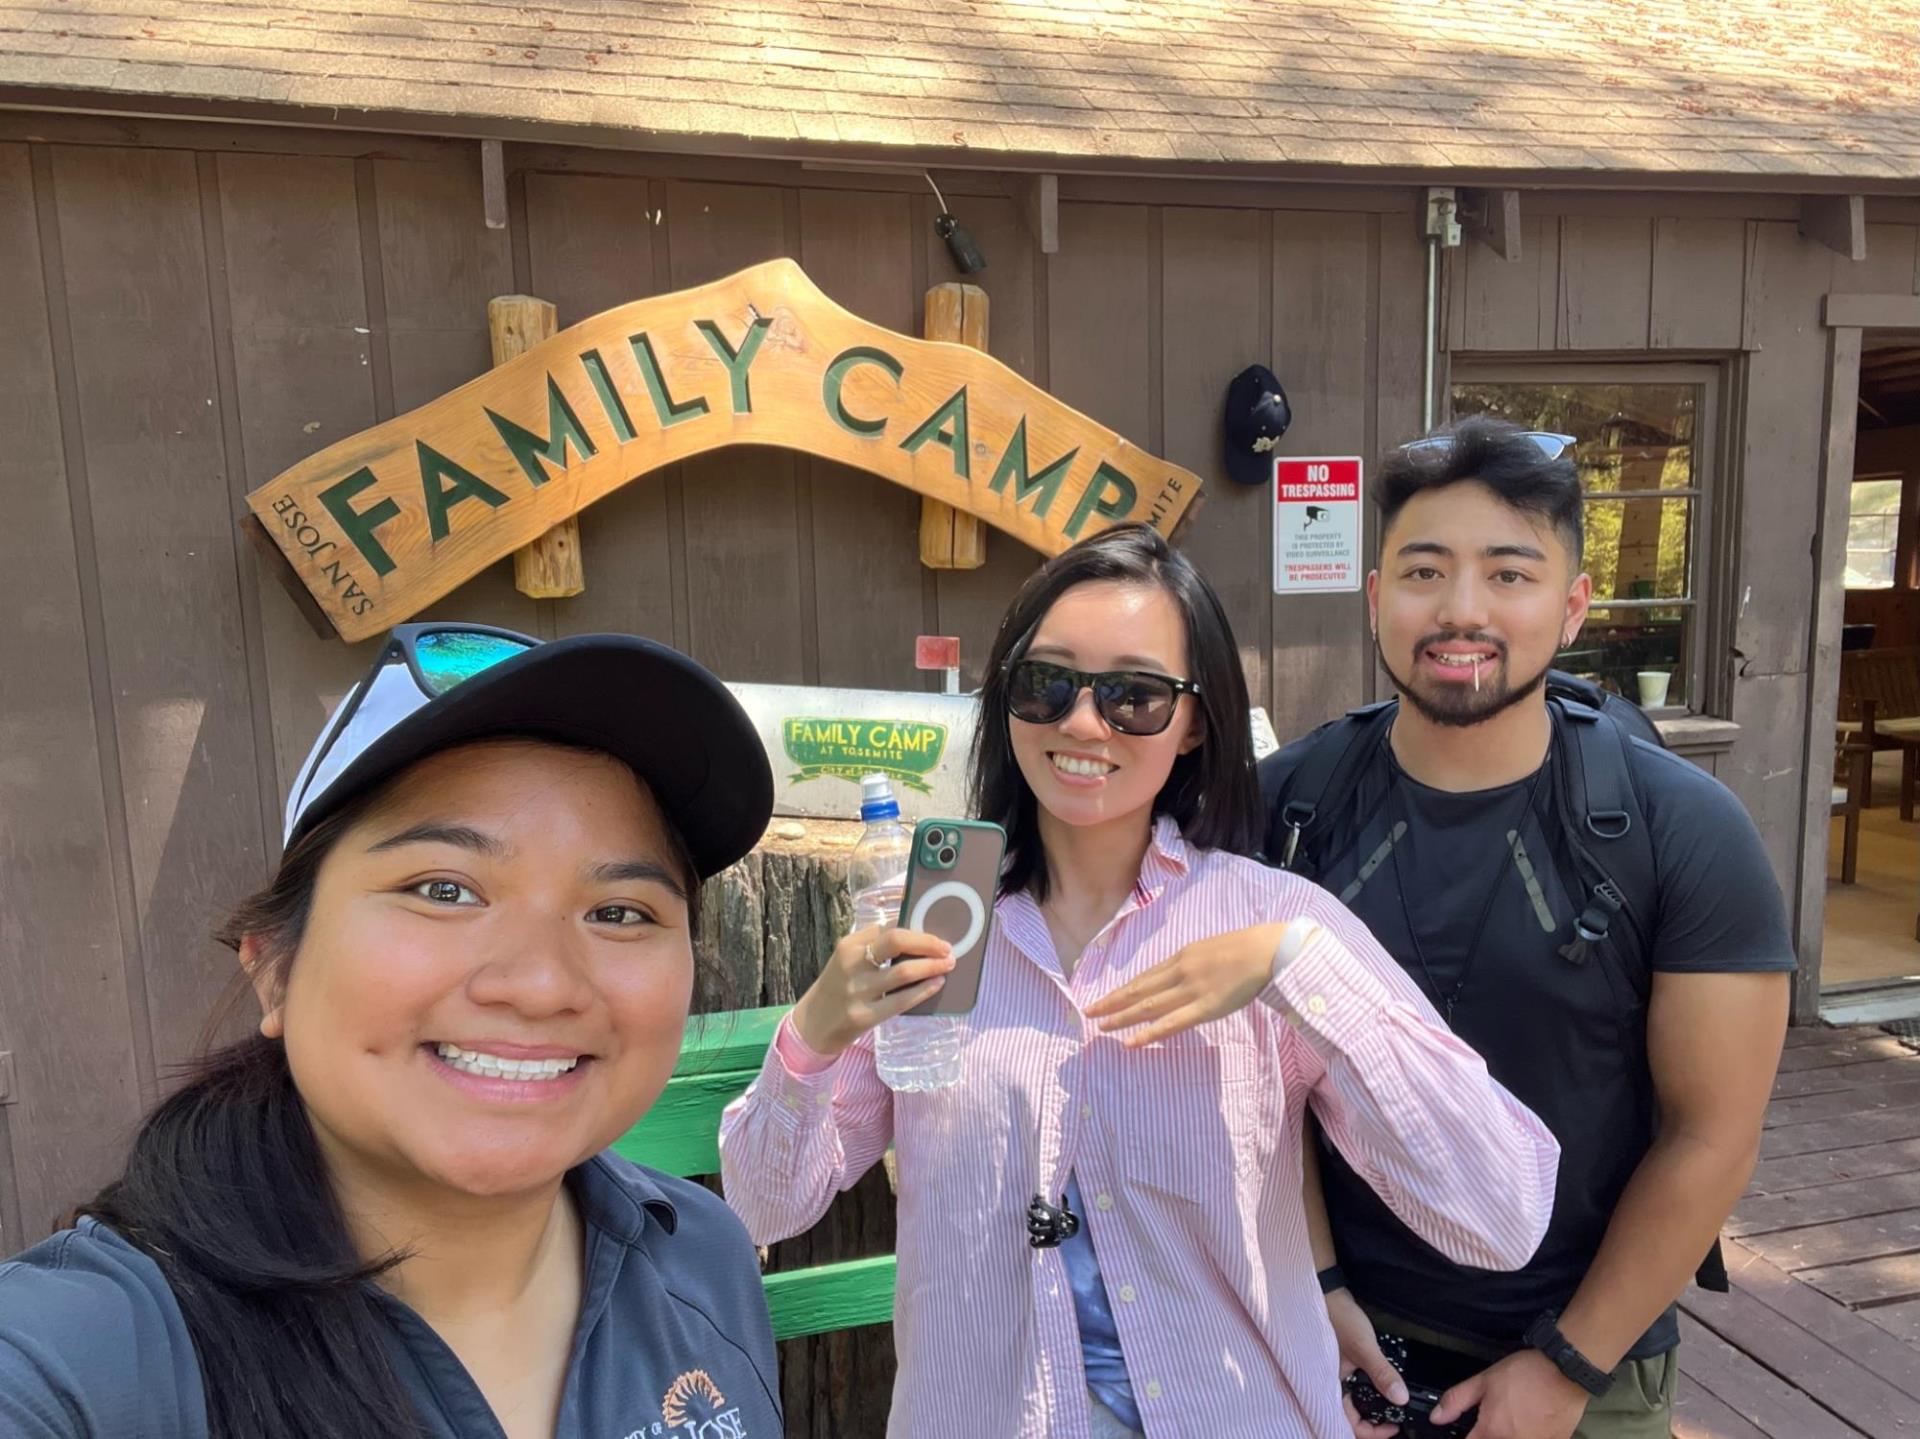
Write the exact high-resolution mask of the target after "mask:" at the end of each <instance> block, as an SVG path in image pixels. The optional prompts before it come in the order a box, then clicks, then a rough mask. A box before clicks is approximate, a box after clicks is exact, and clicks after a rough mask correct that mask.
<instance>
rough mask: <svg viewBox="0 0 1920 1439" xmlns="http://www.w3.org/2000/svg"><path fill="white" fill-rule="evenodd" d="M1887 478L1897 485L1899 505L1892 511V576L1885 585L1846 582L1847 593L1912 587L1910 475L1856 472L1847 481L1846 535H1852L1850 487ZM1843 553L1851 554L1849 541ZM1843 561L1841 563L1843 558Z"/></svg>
mask: <svg viewBox="0 0 1920 1439" xmlns="http://www.w3.org/2000/svg"><path fill="white" fill-rule="evenodd" d="M1888 480H1894V481H1897V482H1898V483H1899V485H1900V504H1899V506H1898V507H1897V508H1896V509H1895V510H1894V512H1893V549H1892V551H1891V553H1892V555H1893V564H1892V566H1891V569H1892V572H1893V578H1892V579H1891V580H1890V581H1889V582H1888V583H1886V584H1884V585H1846V586H1844V588H1845V591H1846V593H1847V594H1850V595H1884V594H1895V593H1898V592H1899V591H1901V590H1912V589H1914V588H1915V584H1914V569H1915V558H1916V557H1915V553H1914V551H1915V548H1916V547H1915V545H1914V543H1913V535H1912V528H1913V526H1912V520H1913V490H1914V485H1913V479H1912V477H1911V476H1909V475H1907V474H1906V473H1905V472H1904V471H1901V470H1869V471H1866V472H1865V473H1856V474H1855V475H1854V477H1853V478H1852V480H1850V481H1848V484H1847V538H1848V539H1849V540H1851V539H1852V538H1853V518H1854V514H1853V487H1854V486H1856V485H1865V484H1872V483H1875V482H1879V483H1883V484H1884V483H1885V482H1886V481H1888ZM1846 553H1847V554H1848V555H1851V554H1852V553H1853V546H1852V545H1851V544H1849V545H1848V546H1847V550H1846ZM1842 564H1843V566H1844V564H1845V560H1844V559H1843V560H1842ZM1843 573H1844V571H1843Z"/></svg>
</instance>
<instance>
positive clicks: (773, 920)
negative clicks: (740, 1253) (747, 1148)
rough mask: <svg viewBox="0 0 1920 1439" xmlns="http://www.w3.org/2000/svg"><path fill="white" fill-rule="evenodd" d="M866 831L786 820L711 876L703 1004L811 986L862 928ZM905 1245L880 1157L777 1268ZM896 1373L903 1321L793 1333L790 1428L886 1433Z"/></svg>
mask: <svg viewBox="0 0 1920 1439" xmlns="http://www.w3.org/2000/svg"><path fill="white" fill-rule="evenodd" d="M860 830H861V826H860V825H859V824H858V823H856V822H852V821H847V820H805V821H802V820H787V819H777V820H775V821H774V822H773V826H772V828H771V829H770V830H769V831H768V833H767V836H766V838H764V839H763V840H761V842H760V844H759V845H758V846H757V847H756V848H755V849H754V851H753V853H752V854H749V855H748V856H747V857H746V858H745V859H743V860H741V861H740V862H739V863H738V864H736V865H734V866H733V867H732V868H731V869H728V870H727V871H725V872H724V873H722V874H720V875H718V876H716V877H715V878H714V879H712V880H709V881H708V882H707V884H706V885H705V886H704V888H703V889H702V892H701V896H700V935H699V939H698V940H697V941H696V944H695V953H696V956H697V958H698V968H697V975H698V977H697V979H696V981H695V993H694V1007H695V1009H696V1011H698V1012H713V1011H717V1010H728V1009H754V1008H758V1007H761V1006H765V1005H774V1004H791V1003H793V1001H794V1000H795V999H797V998H798V997H799V996H800V995H801V994H802V993H804V992H805V990H806V988H807V986H808V985H809V984H811V983H812V982H813V977H814V976H815V975H816V974H818V973H819V972H820V966H821V965H822V964H824V963H826V960H827V956H828V955H830V954H831V953H832V952H833V947H834V945H835V944H837V943H839V941H840V937H841V936H842V935H844V934H845V933H846V932H847V931H848V930H849V929H851V928H852V927H853V899H852V896H851V895H850V894H849V893H848V890H847V865H848V861H849V860H850V859H851V858H852V856H853V847H854V845H855V843H856V842H858V840H859V838H860ZM716 1187H717V1181H716ZM893 1249H894V1215H893V1190H892V1188H891V1187H890V1185H889V1183H888V1180H887V1172H886V1168H885V1166H884V1165H875V1166H874V1168H873V1169H872V1170H871V1171H869V1172H868V1173H867V1174H866V1175H865V1176H863V1177H862V1178H861V1180H860V1182H859V1183H858V1184H856V1185H855V1186H854V1187H853V1188H852V1189H850V1190H848V1191H847V1192H846V1193H845V1194H842V1195H839V1196H837V1197H836V1198H835V1199H834V1201H833V1204H832V1206H831V1207H830V1208H829V1209H828V1210H827V1212H826V1215H825V1217H824V1218H822V1219H821V1221H820V1222H819V1223H818V1224H816V1225H815V1226H814V1227H813V1228H812V1229H810V1230H808V1231H807V1232H806V1233H805V1234H799V1235H795V1236H794V1237H793V1238H792V1239H788V1240H785V1241H783V1242H781V1243H779V1244H776V1245H774V1246H773V1247H772V1248H771V1250H770V1251H769V1252H768V1256H767V1264H766V1268H767V1270H768V1272H769V1273H772V1272H776V1271H778V1270H782V1269H803V1268H806V1267H807V1266H809V1265H813V1264H828V1263H832V1262H833V1261H835V1260H840V1259H864V1258H866V1257H867V1256H869V1255H874V1254H889V1253H892V1252H893ZM893 1374H894V1355H893V1332H892V1330H891V1328H889V1327H888V1326H887V1325H884V1324H875V1325H870V1326H868V1327H866V1328H863V1329H849V1330H842V1331H840V1332H838V1333H835V1334H821V1335H816V1336H814V1337H811V1338H807V1339H790V1340H788V1341H787V1342H786V1343H784V1344H782V1345H781V1346H780V1387H781V1403H782V1404H783V1406H784V1407H785V1409H786V1416H787V1436H788V1439H852V1436H865V1435H870V1434H872V1435H878V1434H882V1433H885V1432H886V1424H887V1410H888V1407H889V1406H890V1404H891V1402H892V1398H893Z"/></svg>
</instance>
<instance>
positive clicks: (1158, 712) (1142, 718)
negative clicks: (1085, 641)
mask: <svg viewBox="0 0 1920 1439" xmlns="http://www.w3.org/2000/svg"><path fill="white" fill-rule="evenodd" d="M1006 677H1007V713H1008V714H1010V715H1012V716H1013V717H1014V718H1015V719H1017V720H1025V721H1026V722H1027V723H1028V724H1058V723H1059V722H1060V721H1061V720H1063V719H1065V718H1066V717H1067V715H1068V714H1069V713H1071V712H1072V710H1073V707H1074V706H1075V705H1076V704H1078V703H1079V702H1080V692H1081V691H1082V690H1092V691H1093V704H1094V708H1095V709H1097V710H1098V711H1099V712H1100V718H1101V719H1103V720H1105V721H1106V722H1107V724H1108V725H1110V726H1111V727H1112V728H1114V729H1116V730H1118V731H1120V733H1121V734H1130V735H1142V736H1144V735H1156V734H1159V733H1160V732H1161V731H1162V730H1164V729H1166V727H1167V726H1168V725H1170V724H1172V723H1173V712H1174V710H1175V709H1176V708H1177V707H1178V706H1179V703H1180V696H1181V695H1183V694H1190V695H1197V694H1199V693H1200V686H1199V685H1197V684H1195V683H1194V682H1193V681H1192V680H1182V679H1175V678H1174V677H1173V676H1172V675H1163V674H1155V673H1154V672H1153V671H1152V670H1101V671H1098V672H1090V671H1087V670H1076V669H1069V668H1068V667H1067V666H1066V665H1056V664H1052V663H1050V662H1048V661H1046V660H1028V659H1021V660H1015V661H1014V662H1013V663H1012V664H1010V665H1008V666H1007V669H1006Z"/></svg>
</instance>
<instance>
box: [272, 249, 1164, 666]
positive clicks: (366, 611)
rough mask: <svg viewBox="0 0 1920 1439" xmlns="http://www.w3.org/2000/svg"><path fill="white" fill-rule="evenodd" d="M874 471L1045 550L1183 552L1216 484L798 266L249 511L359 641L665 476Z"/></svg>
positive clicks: (654, 318) (672, 305) (577, 357)
mask: <svg viewBox="0 0 1920 1439" xmlns="http://www.w3.org/2000/svg"><path fill="white" fill-rule="evenodd" d="M738 444H756V445H780V446H785V447H786V448H788V449H794V450H802V451H805V452H807V453H809V454H814V455H819V456H822V457H824V458H827V459H830V460H837V461H840V462H841V463H843V464H848V465H854V466H857V467H859V468H861V469H864V470H870V471H872V472H873V473H875V474H877V475H880V476H882V477H883V478H885V479H889V480H892V481H893V482H895V483H896V484H900V485H904V486H906V487H907V488H909V489H912V490H916V491H918V492H919V493H920V494H923V495H927V496H930V497H932V498H934V499H937V500H941V501H944V502H945V503H947V504H949V505H952V506H953V507H954V508H956V509H960V510H965V511H967V512H969V513H971V514H975V515H978V516H979V517H980V518H981V519H982V520H984V521H986V522H987V523H988V524H991V525H994V526H996V527H997V528H999V529H1002V530H1004V531H1006V532H1007V533H1008V534H1010V535H1013V536H1014V537H1016V538H1017V539H1020V540H1022V541H1024V542H1025V543H1027V544H1029V545H1031V546H1033V547H1034V548H1035V549H1037V550H1040V551H1042V552H1043V553H1045V554H1049V555H1051V554H1057V553H1059V552H1060V551H1061V550H1062V549H1065V548H1066V547H1067V546H1068V545H1070V544H1072V543H1073V542H1074V541H1075V540H1077V539H1079V538H1081V537H1082V536H1084V535H1089V534H1092V533H1094V532H1095V531H1097V530H1101V529H1104V528H1106V527H1107V526H1109V525H1113V524H1117V523H1119V522H1121V521H1124V520H1145V521H1148V522H1150V523H1152V524H1153V525H1154V526H1155V527H1156V528H1158V529H1160V530H1161V531H1162V532H1165V533H1171V532H1172V531H1173V529H1174V528H1175V526H1177V525H1178V523H1179V522H1180V519H1181V517H1182V516H1183V515H1184V514H1185V513H1186V511H1187V508H1188V507H1189V506H1190V505H1191V504H1192V503H1193V502H1194V500H1195V499H1196V498H1197V497H1198V495H1199V491H1200V480H1199V478H1198V477H1197V476H1195V475H1193V474H1190V473H1189V472H1187V471H1186V470H1183V469H1180V468H1178V467H1176V466H1173V465H1169V464H1166V463H1165V462H1163V461H1160V460H1156V459H1155V458H1153V457H1152V456H1151V455H1148V454H1146V453H1145V452H1144V451H1142V450H1140V449H1138V448H1137V447H1135V446H1134V445H1132V444H1129V443H1128V442H1127V441H1126V440H1125V439H1123V438H1121V437H1120V436H1119V435H1117V434H1115V433H1114V432H1113V431H1112V430H1109V429H1107V428H1106V427H1105V426H1103V425H1099V424H1097V423H1095V422H1094V421H1092V420H1090V419H1088V418H1087V417H1086V416H1084V415H1081V414H1079V413H1078V412H1076V411H1074V410H1072V409H1070V408H1068V407H1067V406H1065V405H1063V404H1061V403H1060V402H1059V401H1058V400H1055V399H1054V398H1052V397H1051V396H1050V395H1048V394H1047V393H1046V392H1045V391H1043V390H1041V389H1038V388H1037V387H1035V386H1034V385H1032V384H1029V383H1028V382H1027V381H1026V380H1023V379H1022V378H1020V376H1018V375H1017V374H1015V373H1014V372H1013V371H1012V370H1010V369H1008V368H1007V367H1006V366H1005V365H1003V364H1001V363H1000V362H999V361H997V360H994V359H992V358H991V357H989V356H987V355H984V354H982V353H980V352H979V351H978V350H973V349H969V348H967V347H965V346H962V345H951V344H941V343H935V342H932V341H927V340H917V339H912V338H910V337H908V336H905V335H899V334H896V333H894V332H893V331H891V330H886V329H883V328H881V327H879V326H876V325H873V324H871V323H869V322H867V321H865V320H862V319H860V318H859V317H858V316H856V315H853V314H851V313H849V312H848V311H846V310H844V309H842V308H841V307H840V306H838V305H836V304H834V303H833V301H831V300H829V299H828V298H827V297H826V296H825V295H824V294H822V293H821V292H820V290H819V289H818V288H817V287H816V286H815V285H814V284H813V282H812V281H810V280H809V279H808V278H807V277H806V275H805V274H804V273H803V272H802V271H801V269H800V267H799V266H798V265H796V264H794V263H793V262H792V261H791V260H771V261H768V262H767V263H765V264H761V265H755V266H753V267H752V268H751V269H747V270H742V271H740V272H739V273H738V274H736V275H732V276H730V277H728V278H727V279H724V280H719V281H716V282H714V283H713V284H711V285H705V286H702V287H700V288H699V289H694V290H683V291H680V292H678V293H676V294H672V295H662V296H659V297H657V298H654V299H649V300H637V301H635V302H633V303H632V304H629V305H622V306H620V307H619V308H618V309H613V310H608V311H606V312H604V313H602V314H600V315H596V316H595V317H594V318H592V319H590V320H585V321H583V322H581V323H580V324H578V325H575V326H573V327H572V328H570V329H567V330H563V331H562V332H561V333H559V334H557V335H555V336H553V337H552V338H551V339H548V340H545V341H542V342H541V343H540V344H538V345H536V346H534V347H533V348H532V349H530V350H528V351H527V352H526V353H525V354H523V355H520V356H519V357H517V358H516V359H513V360H510V361H508V362H507V363H506V364H503V365H500V366H499V367H497V368H495V369H493V370H490V371H489V372H488V373H486V374H485V375H482V376H481V377H480V378H478V379H476V380H473V381H471V382H470V383H468V384H465V385H463V386H461V387H460V388H459V389H457V390H454V391H452V392H451V393H449V394H446V395H443V396H441V397H440V398H439V399H437V400H435V401H433V402H432V403H431V404H427V405H423V406H421V407H420V408H419V409H417V410H413V411H411V412H410V413H408V414H404V415H400V416H397V417H395V418H394V419H391V420H388V421H387V422H386V423H384V424H381V425H376V426H375V427H374V428H372V429H370V430H365V431H362V432H361V433H360V434H357V435H354V436H352V437H351V438H349V439H345V440H342V441H340V442H339V443H338V444H334V445H330V446H329V447H328V448H326V449H324V450H322V451H320V453H318V454H316V455H313V456H311V457H309V458H308V459H306V460H303V461H301V462H300V463H299V464H297V465H295V466H294V467H293V468H291V469H290V470H288V471H287V472H286V473H284V474H282V475H281V476H279V477H278V478H277V479H275V480H273V481H272V482H271V483H269V484H266V485H262V486H261V487H260V488H259V489H257V490H254V491H253V492H252V493H251V494H249V495H248V496H247V504H248V507H249V508H250V509H251V510H252V512H253V514H254V515H255V516H257V517H258V519H259V520H260V522H261V524H262V525H263V526H265V528H266V531H267V533H268V534H269V535H271V536H272V538H273V540H274V541H275V543H276V544H277V545H278V546H279V548H280V550H281V552H282V553H284V554H285V556H286V557H287V559H288V561H289V562H290V563H291V565H292V567H293V570H294V572H295V573H296V574H297V575H298V576H299V578H300V581H301V583H302V584H304V585H305V587H306V588H307V589H308V591H310V592H311V593H312V595H313V597H314V598H315V599H316V600H317V601H318V602H319V605H320V608H321V610H322V611H323V612H324V613H325V614H326V616H327V618H328V620H329V621H330V622H331V623H332V625H333V627H334V629H335V630H337V631H338V632H339V634H340V635H341V636H342V637H343V638H345V639H348V640H358V639H364V638H366V637H367V636H369V635H372V634H377V633H379V632H380V631H382V630H385V629H387V628H389V627H390V626H392V625H395V624H398V623H400V622H402V621H403V620H405V619H407V618H408V617H409V616H411V615H413V614H416V613H418V612H419V611H420V610H421V609H423V608H425V607H426V606H427V605H429V604H431V603H432V602H433V601H435V600H437V599H439V598H440V597H441V596H442V595H444V594H446V593H448V592H449V591H450V590H452V589H453V588H455V587H456V586H457V585H459V584H460V583H462V582H463V581H465V580H467V579H469V578H471V577H472V576H473V575H475V574H477V573H479V572H480V571H481V570H483V569H485V568H486V567H487V566H488V565H490V564H492V563H494V562H495V561H496V560H499V559H501V558H502V557H503V556H505V555H508V554H511V553H512V552H513V551H514V550H516V549H518V548H519V547H520V546H522V545H524V544H526V543H528V542H529V541H531V540H533V539H534V538H536V537H537V536H539V535H540V534H542V533H544V532H545V531H546V530H548V529H550V528H551V527H552V526H553V525H555V524H557V523H559V522H560V521H561V520H563V519H565V518H566V517H567V516H569V515H571V514H573V513H575V512H576V511H578V510H581V509H583V508H585V507H586V506H587V505H590V504H591V503H593V501H595V500H597V499H599V498H600V497H601V496H602V495H605V494H607V493H608V492H609V491H611V490H615V489H618V488H619V487H620V486H621V485H624V484H626V483H627V482H628V481H629V480H632V479H634V478H636V477H638V476H640V475H643V474H646V473H647V472H648V471H651V470H655V469H658V468H660V467H661V466H662V465H668V464H672V463H673V462H675V461H677V460H684V459H687V458H688V457H690V456H693V455H698V454H702V453H705V452H706V451H709V450H714V449H718V448H720V447H722V446H725V445H738Z"/></svg>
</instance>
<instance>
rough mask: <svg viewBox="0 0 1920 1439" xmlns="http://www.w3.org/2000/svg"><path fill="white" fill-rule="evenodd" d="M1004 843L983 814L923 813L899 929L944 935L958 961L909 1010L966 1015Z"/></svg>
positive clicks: (976, 989) (976, 993)
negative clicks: (947, 815) (939, 816)
mask: <svg viewBox="0 0 1920 1439" xmlns="http://www.w3.org/2000/svg"><path fill="white" fill-rule="evenodd" d="M1006 849H1007V832H1006V831H1005V830H1003V829H1001V828H1000V826H999V825H997V824H989V823H987V822H986V821H984V820H977V819H923V820H921V821H920V823H919V824H917V825H915V826H914V828H913V853H912V854H911V856H909V858H908V861H907V882H906V888H905V890H904V892H903V893H902V894H901V896H900V928H902V929H917V930H920V931H922V932H923V933H926V934H931V935H935V936H937V937H939V938H941V939H944V940H945V941H946V942H947V943H948V944H950V945H952V946H953V959H954V965H953V968H952V969H951V970H949V971H948V972H947V982H946V983H945V984H944V985H942V986H941V987H940V992H939V993H938V994H936V995H934V996H933V997H932V998H930V999H928V1000H926V1001H925V1002H924V1003H921V1004H917V1005H915V1006H914V1007H913V1008H912V1009H910V1010H908V1011H907V1013H908V1014H967V1013H969V1012H971V1011H972V1009H973V1007H974V1005H975V1004H976V1003H978V1002H979V999H980V968H981V964H982V962H983V961H984V960H985V959H986V955H987V936H988V935H989V934H990V933H991V932H992V930H993V901H994V897H995V896H996V895H997V894H998V893H999V891H1000V860H1001V857H1002V856H1003V855H1004V854H1005V853H1006Z"/></svg>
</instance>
